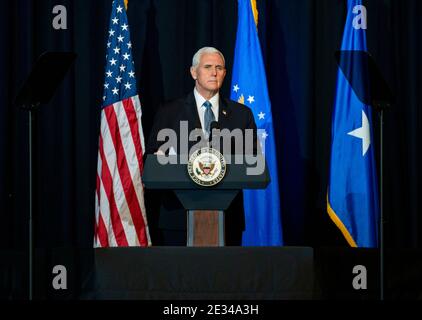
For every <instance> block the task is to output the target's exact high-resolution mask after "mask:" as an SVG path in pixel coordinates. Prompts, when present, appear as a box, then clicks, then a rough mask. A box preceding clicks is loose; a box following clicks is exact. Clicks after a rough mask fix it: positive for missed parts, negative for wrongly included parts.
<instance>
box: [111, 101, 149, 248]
mask: <svg viewBox="0 0 422 320" xmlns="http://www.w3.org/2000/svg"><path fill="white" fill-rule="evenodd" d="M104 112H105V115H106V118H107V122H108V127H109V129H110V137H111V139H112V140H113V145H114V149H115V150H116V162H117V168H118V170H119V175H120V180H121V183H122V187H123V191H124V193H125V197H126V202H127V205H128V207H129V211H130V214H131V217H132V222H133V225H134V227H135V231H136V234H137V236H138V240H139V243H140V244H141V245H142V246H147V245H148V240H147V237H146V230H145V223H144V220H143V217H142V212H141V208H140V206H139V202H138V197H137V196H136V191H135V188H134V186H133V182H132V177H131V174H130V170H129V167H128V164H127V160H126V156H125V152H124V148H123V143H122V139H121V136H120V132H119V128H118V121H117V116H116V113H115V110H114V108H106V109H104Z"/></svg>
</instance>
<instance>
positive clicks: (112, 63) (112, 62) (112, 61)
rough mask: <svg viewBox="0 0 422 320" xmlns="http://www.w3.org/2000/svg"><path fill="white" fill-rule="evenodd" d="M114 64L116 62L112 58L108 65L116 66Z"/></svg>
mask: <svg viewBox="0 0 422 320" xmlns="http://www.w3.org/2000/svg"><path fill="white" fill-rule="evenodd" d="M116 62H117V60H116V59H114V58H112V59H111V60H110V63H111V65H112V66H114V65H115V64H116Z"/></svg>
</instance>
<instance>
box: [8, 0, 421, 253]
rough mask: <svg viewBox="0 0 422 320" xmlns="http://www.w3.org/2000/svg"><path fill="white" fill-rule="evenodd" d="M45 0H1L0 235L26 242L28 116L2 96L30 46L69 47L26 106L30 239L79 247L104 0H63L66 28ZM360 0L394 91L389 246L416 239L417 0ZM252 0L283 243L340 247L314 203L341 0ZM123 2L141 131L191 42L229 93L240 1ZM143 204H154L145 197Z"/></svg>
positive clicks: (319, 190) (168, 92)
mask: <svg viewBox="0 0 422 320" xmlns="http://www.w3.org/2000/svg"><path fill="white" fill-rule="evenodd" d="M56 4H57V3H56V1H49V0H39V1H31V0H18V1H6V2H4V3H3V4H2V10H1V11H0V37H1V45H2V50H0V55H1V56H0V88H1V90H0V192H1V199H0V216H1V223H0V243H1V246H2V247H3V248H15V249H23V248H25V246H26V243H27V215H28V151H27V148H28V118H27V113H26V112H25V111H22V110H20V109H17V108H15V107H14V106H13V99H14V97H15V96H16V94H17V92H18V90H19V88H20V86H21V85H22V83H23V81H24V79H25V77H26V76H27V75H28V73H29V71H30V69H31V66H32V64H33V63H34V61H35V59H36V58H37V57H38V56H39V55H40V54H41V53H42V52H44V51H47V50H52V51H75V52H76V53H77V54H78V58H77V61H76V63H75V65H74V67H73V68H72V71H71V72H70V73H69V74H68V76H67V77H66V79H65V81H64V83H63V84H62V85H61V86H60V89H59V91H58V92H57V94H56V95H55V96H54V98H53V100H52V101H51V102H50V103H49V104H48V105H44V106H42V108H41V110H40V111H39V112H38V113H37V114H36V119H37V126H36V136H35V141H34V143H35V148H36V156H35V160H36V166H35V179H36V180H35V195H34V196H35V198H34V201H35V212H34V215H35V218H36V219H35V226H36V233H35V236H36V246H37V247H41V248H50V247H61V246H76V247H90V246H91V245H92V242H93V231H94V194H95V179H96V165H97V150H98V149H97V148H98V133H99V124H100V110H99V106H100V103H101V97H102V85H103V77H104V61H105V43H106V36H107V30H108V20H109V15H110V8H111V0H107V1H85V0H74V1H70V0H62V1H60V4H61V5H64V6H66V8H67V13H68V29H67V30H54V29H53V27H52V19H53V17H54V15H53V14H52V9H53V7H54V6H55V5H56ZM364 4H365V5H366V6H367V9H368V31H367V34H368V48H369V51H370V52H371V53H372V54H373V56H374V57H375V59H376V62H377V64H378V66H379V67H380V69H381V70H382V73H383V74H384V76H385V77H386V79H387V82H388V84H389V85H390V87H391V88H392V90H393V92H394V94H395V96H396V104H395V105H394V106H393V108H392V109H391V110H390V111H388V112H387V113H386V114H385V137H384V138H385V150H384V151H385V186H384V187H385V189H384V190H385V196H384V205H385V216H386V220H387V221H386V240H387V245H388V246H390V247H421V244H422V219H421V216H420V215H421V211H422V206H421V196H422V192H421V191H422V189H421V181H422V173H421V166H420V163H421V161H422V159H421V147H422V140H421V133H420V131H421V129H422V128H421V126H422V112H421V111H420V109H421V101H422V99H421V98H422V97H421V94H422V93H421V92H422V90H421V88H422V81H421V80H422V75H421V74H422V62H421V58H422V51H421V39H422V21H421V19H420V17H421V14H422V3H421V2H420V1H418V0H413V1H411V0H408V1H394V0H376V1H373V0H371V1H366V2H364ZM258 6H259V8H260V16H259V33H260V38H261V42H262V46H263V54H264V59H265V63H266V69H267V81H268V85H269V91H270V98H271V101H272V108H273V118H274V127H275V133H276V144H277V150H278V160H279V163H278V165H279V180H280V199H281V205H282V224H283V232H284V240H285V244H286V245H306V246H314V247H317V246H325V245H333V246H346V242H345V240H344V239H343V238H342V236H341V234H340V232H339V231H338V230H337V229H336V228H335V226H334V224H333V223H332V222H331V221H330V220H329V218H328V215H327V213H326V211H325V197H326V188H327V176H328V168H329V155H330V130H331V113H332V108H333V101H334V94H335V92H334V91H335V84H336V83H335V81H336V70H337V67H336V64H335V60H334V56H333V55H334V52H335V51H336V50H338V49H339V48H340V43H341V37H342V33H343V28H344V22H345V15H346V1H345V0H342V1H340V0H314V1H312V0H298V1H292V0H280V1H277V0H265V1H263V0H261V1H258ZM128 15H129V24H130V30H131V34H132V43H133V45H134V48H133V54H134V57H135V64H136V75H137V80H138V91H139V94H140V98H141V102H142V106H143V119H142V120H143V125H144V133H145V135H146V137H148V134H149V131H150V128H151V124H152V119H153V117H154V114H155V111H156V108H157V106H158V104H159V103H160V102H162V101H164V100H168V99H171V98H175V97H179V96H182V95H184V94H186V93H187V92H189V91H190V90H192V88H193V81H192V79H191V78H190V75H189V67H190V64H191V59H192V55H193V54H194V52H195V51H196V50H197V49H199V48H200V47H202V46H205V45H210V46H215V47H217V48H219V49H220V50H221V51H222V52H223V53H224V54H225V56H226V64H227V68H228V74H227V77H226V81H225V84H224V86H223V89H222V92H223V94H224V95H226V96H228V95H229V90H230V80H231V66H232V62H233V55H234V43H235V37H236V24H237V1H235V0H201V1H197V0H184V1H182V0H180V1H174V0H151V1H150V0H130V1H129V11H128ZM245 68H247V66H245ZM374 119H377V118H376V117H375V118H374ZM375 122H377V121H375ZM376 139H377V137H375V143H377V140H376ZM147 200H148V199H147ZM146 205H147V211H148V206H150V207H151V208H153V207H152V205H151V204H148V201H147V203H146ZM148 214H149V216H152V217H154V211H153V210H150V211H149V212H148ZM153 221H154V219H153V218H151V224H153Z"/></svg>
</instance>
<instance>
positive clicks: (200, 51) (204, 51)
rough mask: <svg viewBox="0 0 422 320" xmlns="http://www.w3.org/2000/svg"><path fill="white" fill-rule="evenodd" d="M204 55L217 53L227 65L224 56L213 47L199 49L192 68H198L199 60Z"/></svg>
mask: <svg viewBox="0 0 422 320" xmlns="http://www.w3.org/2000/svg"><path fill="white" fill-rule="evenodd" d="M204 53H217V54H219V55H220V56H221V59H223V63H224V65H226V60H225V59H224V56H223V54H222V53H221V52H220V51H219V50H217V49H216V48H213V47H203V48H201V49H199V50H198V51H197V52H196V53H195V54H194V56H193V58H192V67H194V68H196V67H197V66H198V64H199V60H201V56H202V55H203V54H204Z"/></svg>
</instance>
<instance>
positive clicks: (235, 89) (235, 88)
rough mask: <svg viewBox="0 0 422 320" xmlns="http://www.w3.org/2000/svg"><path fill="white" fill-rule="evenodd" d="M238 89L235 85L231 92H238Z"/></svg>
mask: <svg viewBox="0 0 422 320" xmlns="http://www.w3.org/2000/svg"><path fill="white" fill-rule="evenodd" d="M239 89H240V88H239V86H238V85H237V84H236V85H234V86H233V91H234V92H237V91H239Z"/></svg>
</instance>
